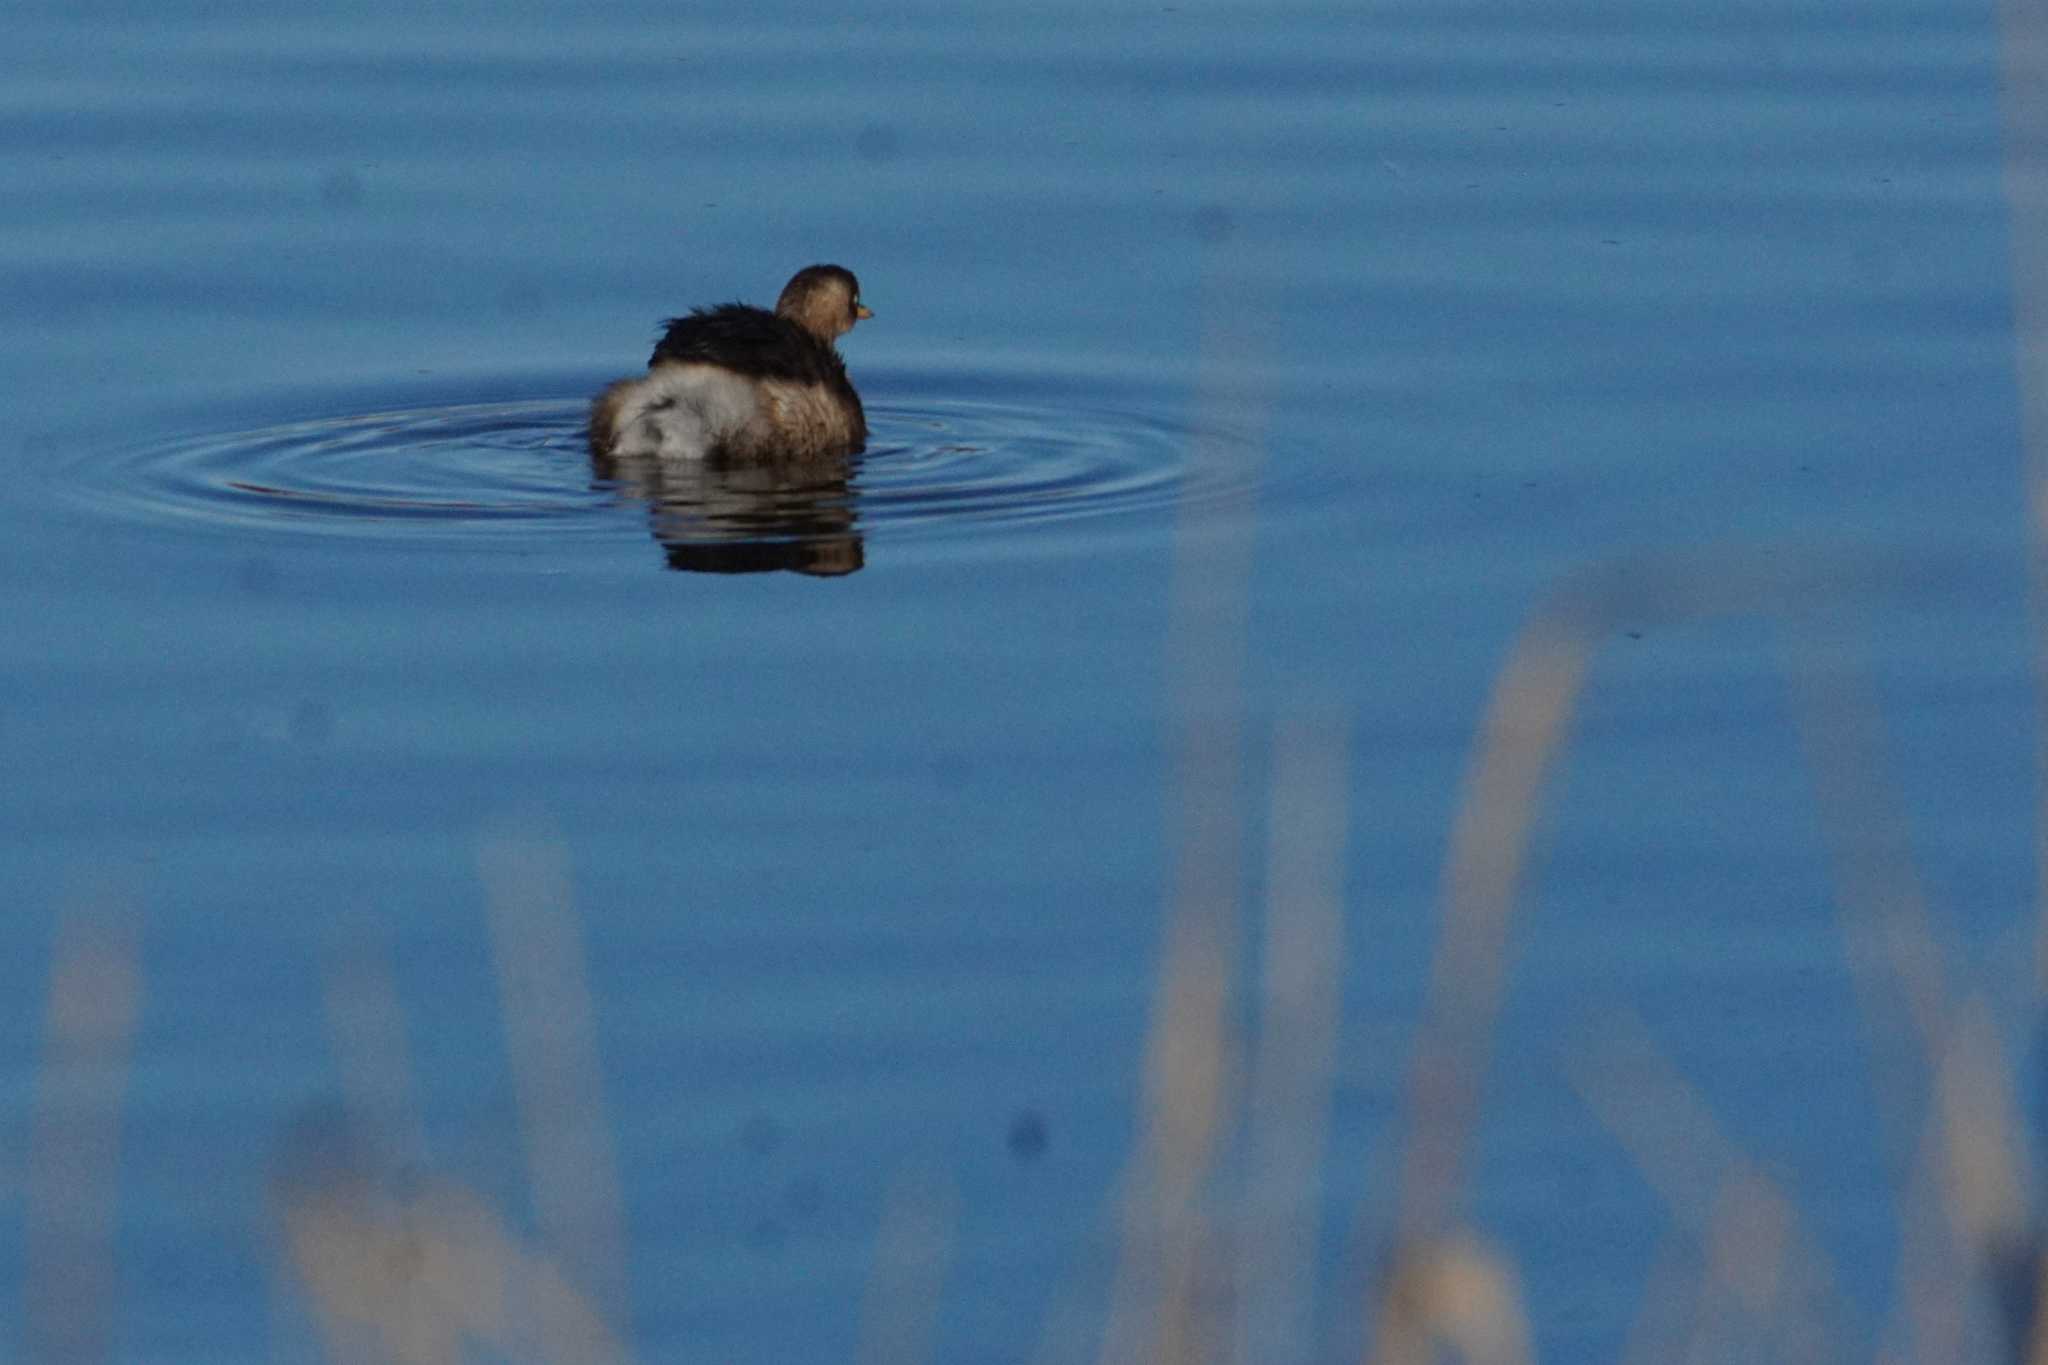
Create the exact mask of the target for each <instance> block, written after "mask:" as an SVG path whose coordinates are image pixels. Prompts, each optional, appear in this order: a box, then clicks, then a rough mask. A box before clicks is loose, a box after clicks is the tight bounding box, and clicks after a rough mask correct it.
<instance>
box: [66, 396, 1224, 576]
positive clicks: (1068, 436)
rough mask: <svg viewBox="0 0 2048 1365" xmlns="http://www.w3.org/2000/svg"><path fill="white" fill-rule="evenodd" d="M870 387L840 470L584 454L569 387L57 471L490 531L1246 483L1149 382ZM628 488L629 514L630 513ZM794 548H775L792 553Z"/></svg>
mask: <svg viewBox="0 0 2048 1365" xmlns="http://www.w3.org/2000/svg"><path fill="white" fill-rule="evenodd" d="M894 388H895V390H896V392H905V391H907V392H909V393H910V394H912V395H913V396H912V397H909V398H907V399H899V398H897V397H896V396H895V393H881V394H873V395H871V396H870V401H869V404H868V417H869V426H870V436H869V445H868V449H867V451H866V452H865V453H864V454H863V455H861V456H859V457H856V458H855V459H853V460H851V461H849V462H847V463H846V464H844V465H843V466H841V467H839V468H838V469H836V470H824V471H820V470H818V469H815V468H807V469H805V470H802V471H799V475H800V477H795V478H790V477H774V478H767V479H764V478H763V477H762V476H761V475H760V473H759V472H758V471H756V472H747V471H731V472H722V471H716V470H709V469H704V468H701V467H700V468H695V469H688V470H681V471H678V470H674V469H669V470H660V469H657V470H647V469H641V470H637V471H635V470H621V469H618V468H614V467H609V466H599V467H593V464H592V462H591V460H590V457H589V455H588V453H587V451H586V450H585V448H584V435H583V423H584V415H585V412H586V410H587V409H586V402H585V400H584V399H582V398H580V397H575V398H547V399H519V400H514V401H504V402H493V403H459V404H450V405H443V406H425V407H417V406H416V407H395V408H393V409H391V410H389V411H377V412H370V413H367V414H363V415H351V416H335V417H322V418H317V419H309V420H305V421H295V422H288V423H283V424H279V425H271V426H262V427H256V428H252V429H243V430H232V431H226V432H218V433H204V434H196V435H185V436H179V437H172V438H166V439H162V440H158V441H154V442H149V443H143V444H135V445H130V446H126V447H120V448H116V449H113V450H98V451H93V452H89V453H85V454H82V455H81V458H80V459H79V460H78V461H77V462H75V463H74V464H73V465H72V466H71V467H70V468H62V469H58V470H57V471H56V473H57V475H58V477H59V480H60V484H59V489H58V491H59V493H60V494H61V495H62V496H64V497H65V498H67V499H68V500H71V501H73V502H75V503H82V504H84V505H86V506H88V507H91V508H94V509H96V510H97V511H99V512H100V513H103V514H111V515H114V516H117V517H121V518H124V519H130V520H141V521H145V522H149V523H154V524H156V525H158V526H160V527H178V528H184V529H188V530H197V531H212V532H216V533H232V534H249V533H255V534H269V535H292V534H317V535H326V536H344V537H355V538H367V539H372V540H375V539H389V540H407V541H411V542H414V543H419V542H422V541H425V542H429V543H433V542H440V543H447V542H455V543H458V544H460V543H469V544H481V543H485V542H488V541H489V540H490V539H491V538H492V537H515V536H516V537H517V538H518V541H519V544H520V545H521V547H522V549H523V550H526V551H531V550H533V549H534V548H535V547H536V544H537V543H540V544H543V545H544V544H545V543H546V542H548V541H549V540H551V539H554V538H557V537H560V538H563V539H565V540H566V539H568V538H573V537H582V536H591V535H599V536H618V535H620V534H621V533H622V531H623V529H624V527H625V526H627V525H630V524H633V523H637V525H638V528H639V530H640V532H641V533H642V534H644V533H645V531H646V529H647V526H648V524H649V518H650V515H651V519H652V522H653V524H654V528H655V533H656V536H657V539H659V540H661V541H662V542H663V543H664V544H666V545H668V546H669V547H670V548H671V550H672V551H673V550H674V549H675V548H676V545H677V543H678V541H682V542H688V543H693V544H709V545H714V546H726V547H731V546H735V545H741V544H748V543H756V542H759V543H780V544H789V543H793V542H801V541H805V540H811V539H819V538H825V539H831V540H834V541H844V540H845V539H847V538H848V537H849V536H854V537H858V539H859V541H860V542H861V543H862V544H874V543H885V542H889V541H893V540H900V539H904V538H912V537H921V536H929V535H933V534H945V533H953V534H969V535H979V536H996V535H1001V534H1005V533H1006V532H1007V533H1014V534H1019V535H1021V534H1026V533H1027V531H1029V532H1034V533H1035V531H1036V530H1037V529H1038V528H1043V527H1045V526H1048V525H1066V526H1073V527H1078V526H1080V525H1081V524H1083V523H1087V524H1090V525H1093V526H1096V527H1101V526H1106V525H1109V524H1112V523H1116V522H1119V521H1120V522H1121V523H1123V524H1125V525H1129V526H1142V525H1145V524H1147V523H1148V522H1150V523H1153V524H1164V521H1165V519H1166V518H1167V517H1168V516H1169V515H1170V514H1171V511H1172V509H1173V508H1174V507H1175V506H1177V505H1181V504H1184V503H1186V502H1187V501H1188V500H1190V499H1200V500H1205V501H1208V500H1218V499H1229V498H1240V497H1246V496H1248V495H1249V494H1250V492H1251V486H1252V480H1253V471H1252V468H1251V464H1252V462H1251V461H1250V460H1249V459H1248V458H1247V459H1234V458H1225V459H1213V458H1212V459H1202V458H1199V457H1198V454H1197V452H1199V451H1201V450H1204V449H1208V450H1210V451H1211V452H1212V453H1213V452H1214V451H1215V450H1216V449H1237V448H1238V447H1240V446H1241V443H1237V442H1233V441H1230V440H1228V439H1222V440H1219V439H1218V438H1219V435H1220V434H1219V433H1217V432H1214V431H1211V432H1209V433H1207V435H1206V436H1204V437H1202V438H1201V439H1198V438H1197V434H1196V432H1195V431H1194V430H1193V429H1192V428H1191V427H1190V426H1189V425H1188V424H1187V423H1185V422H1183V421H1181V420H1179V419H1178V418H1177V417H1176V416H1173V415H1169V414H1168V413H1167V412H1166V411H1165V410H1164V406H1165V405H1163V404H1161V403H1159V402H1158V401H1157V400H1156V397H1155V396H1154V395H1151V394H1144V395H1140V394H1137V393H1132V394H1129V395H1126V397H1127V398H1128V399H1129V401H1126V402H1119V401H1117V400H1116V398H1115V397H1111V398H1107V399H1105V398H1103V397H1102V396H1101V395H1099V394H1097V395H1093V396H1092V397H1091V399H1090V400H1089V401H1087V402H1078V401H1075V400H1074V399H1073V398H1072V396H1071V395H1061V394H1059V393H1056V392H1044V391H1039V392H1036V393H1029V392H1024V391H1022V390H1019V391H1015V392H1005V393H1004V394H1003V396H1001V397H999V398H987V397H980V396H962V395H959V394H957V393H954V394H949V393H947V392H946V391H945V387H944V385H943V383H937V384H933V383H925V382H920V383H918V384H914V385H903V384H899V385H897V386H894ZM622 510H631V511H632V512H633V513H634V514H635V515H634V516H633V517H632V518H631V519H630V520H629V519H628V518H623V517H622V516H621V512H622ZM785 567H786V566H785Z"/></svg>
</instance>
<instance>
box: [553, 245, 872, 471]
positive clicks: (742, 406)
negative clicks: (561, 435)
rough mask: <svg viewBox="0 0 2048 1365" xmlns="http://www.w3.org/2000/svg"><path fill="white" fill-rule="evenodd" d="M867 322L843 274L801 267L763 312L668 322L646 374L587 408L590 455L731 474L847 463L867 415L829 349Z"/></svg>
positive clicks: (707, 314)
mask: <svg viewBox="0 0 2048 1365" xmlns="http://www.w3.org/2000/svg"><path fill="white" fill-rule="evenodd" d="M873 316H874V313H873V312H871V311H870V310H869V309H868V307H867V306H866V305H865V304H863V303H862V302H861V301H860V281H859V280H858V279H856V278H855V277H854V274H853V272H852V271H851V270H848V269H846V268H845V267H844V266H837V265H808V266H805V267H804V268H803V269H802V270H799V271H797V272H796V274H795V275H793V276H791V277H790V281H789V283H788V284H786V285H784V286H783V289H782V294H781V295H780V297H778V298H777V299H776V300H775V311H773V312H769V311H768V310H767V309H765V308H754V307H750V306H748V305H746V304H743V303H723V304H718V305H716V306H713V307H701V308H693V309H691V310H690V312H689V314H688V315H687V316H684V317H679V318H670V319H668V321H667V322H666V323H665V324H664V326H665V328H666V330H665V331H664V333H663V335H662V338H661V340H660V341H659V342H658V343H657V344H656V345H655V348H654V354H653V356H652V357H650V358H649V359H648V362H647V373H646V374H645V375H635V376H633V377H631V378H628V379H621V380H619V381H617V382H616V383H613V384H610V385H608V386H607V387H606V388H605V389H604V391H603V392H602V393H600V394H598V396H597V397H596V398H595V399H594V400H593V401H592V403H591V405H590V450H591V454H592V455H594V456H596V457H597V458H598V459H599V460H600V461H604V460H610V459H632V458H642V457H654V458H659V459H664V460H707V461H715V462H723V463H729V464H752V463H774V462H790V461H803V460H821V459H831V458H836V457H841V456H846V455H850V454H856V453H858V452H859V451H860V450H861V449H862V448H863V447H864V446H866V444H867V438H868V424H867V414H866V413H865V412H864V411H863V410H862V408H861V405H860V395H859V394H858V393H856V392H854V388H853V383H852V381H850V380H849V379H848V378H847V377H846V362H845V360H843V359H842V358H841V357H840V354H839V348H838V347H837V346H836V345H835V344H834V343H835V342H836V341H837V340H838V339H839V338H840V337H842V336H844V335H845V334H846V333H848V332H850V331H852V330H853V325H854V324H855V323H856V322H861V321H864V320H866V319H868V318H871V317H873Z"/></svg>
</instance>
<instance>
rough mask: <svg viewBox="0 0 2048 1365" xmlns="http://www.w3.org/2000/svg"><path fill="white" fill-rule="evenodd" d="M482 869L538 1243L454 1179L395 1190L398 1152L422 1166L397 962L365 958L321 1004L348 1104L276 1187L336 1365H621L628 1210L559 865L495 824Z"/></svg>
mask: <svg viewBox="0 0 2048 1365" xmlns="http://www.w3.org/2000/svg"><path fill="white" fill-rule="evenodd" d="M477 862H478V871H479V874H480V876H481V878H482V880H483V882H484V887H485V892H486V899H487V902H488V910H489V923H490V927H491V933H492V948H493V957H494V965H495V968H496V973H495V974H496V976H497V978H498V982H499V990H500V1012H501V1014H502V1016H503V1019H504V1023H505V1027H506V1032H507V1044H508V1050H509V1054H510V1057H511V1064H512V1070H513V1073H514V1085H515V1090H516V1092H517V1096H518V1106H519V1116H520V1127H521V1133H522V1136H523V1139H524V1143H525V1147H526V1152H527V1162H528V1171H529V1179H530V1182H531V1187H532V1192H533V1201H534V1206H535V1209H536V1217H537V1219H538V1221H539V1223H540V1227H541V1233H542V1237H543V1241H544V1242H545V1243H546V1245H545V1246H544V1247H543V1248H541V1249H538V1250H530V1249H528V1248H527V1247H526V1246H525V1245H523V1244H522V1239H521V1238H520V1237H519V1236H518V1235H517V1233H516V1232H514V1231H513V1230H512V1229H511V1228H510V1227H508V1226H507V1224H506V1222H505V1220H504V1218H503V1217H502V1216H501V1215H500V1214H499V1213H498V1212H497V1211H496V1210H494V1209H493V1208H492V1207H491V1206H490V1205H489V1204H488V1203H487V1202H486V1201H484V1200H482V1199H480V1198H478V1197H477V1196H476V1195H474V1194H472V1193H471V1192H470V1191H468V1190H466V1189H463V1188H462V1187H461V1186H459V1185H457V1184H455V1183H454V1182H452V1181H448V1180H444V1179H436V1178H430V1177H425V1176H401V1173H400V1171H399V1169H398V1168H397V1167H396V1165H395V1164H394V1162H393V1159H392V1155H391V1152H390V1150H389V1149H390V1148H391V1147H393V1146H395V1147H396V1148H397V1149H398V1151H399V1152H400V1153H401V1154H402V1157H401V1159H402V1160H403V1162H404V1163H405V1164H406V1165H407V1166H412V1165H414V1164H415V1163H422V1162H424V1160H425V1158H426V1142H425V1137H424V1134H423V1132H422V1128H421V1123H420V1118H419V1114H418V1110H417V1106H416V1104H415V1102H414V1101H413V1098H412V1097H413V1095H414V1094H415V1093H416V1087H415V1085H414V1079H413V1075H412V1067H411V1061H410V1049H409V1048H408V1046H407V1044H406V1030H405V1020H404V1014H403V1009H402V1007H401V1005H400V1004H399V1000H398V993H397V987H396V982H395V979H394V977H393V975H392V972H391V970H390V966H389V963H388V960H386V959H385V958H384V957H383V956H382V955H380V954H378V953H374V952H371V951H369V950H367V949H362V948H357V949H353V950H350V951H349V952H347V953H345V954H344V955H343V958H342V961H341V962H340V964H339V965H338V966H337V967H336V968H335V969H334V970H332V971H330V973H329V977H328V982H327V991H326V998H327V1016H328V1027H329V1032H330V1036H331V1038H332V1040H333V1046H334V1050H335V1054H336V1060H337V1063H338V1065H339V1067H340V1070H341V1073H342V1076H343V1085H344V1093H345V1095H346V1097H347V1104H346V1106H345V1108H344V1109H343V1110H342V1112H341V1113H340V1114H339V1115H315V1116H313V1117H312V1118H310V1119H308V1120H306V1121H304V1122H302V1123H301V1125H300V1126H299V1131H298V1132H296V1133H295V1134H293V1135H292V1136H291V1137H290V1139H289V1140H288V1142H287V1146H286V1151H285V1153H284V1157H283V1160H282V1162H281V1166H280V1170H279V1172H278V1175H277V1177H276V1179H275V1180H274V1182H273V1187H274V1195H275V1201H276V1206H277V1208H276V1213H277V1224H278V1229H279V1233H280V1239H281V1243H282V1246H281V1250H282V1252H283V1253H284V1255H285V1257H286V1259H287V1260H288V1262H289V1264H290V1266H291V1269H292V1270H293V1271H294V1272H295V1274H296V1277H297V1280H298V1282H299V1283H300V1284H302V1285H303V1286H304V1287H305V1290H306V1293H307V1297H308V1300H309V1302H310V1305H311V1307H312V1309H313V1314H314V1319H315V1323H316V1325H317V1327H318V1329H319V1331H320V1335H321V1338H322V1341H323V1343H324V1344H325V1347H326V1349H327V1353H328V1355H329V1356H330V1357H331V1358H332V1359H334V1360H336V1361H339V1362H344V1363H353V1362H361V1363H362V1365H372V1363H373V1362H375V1363H377V1365H386V1363H388V1362H396V1363H397V1365H458V1362H461V1361H463V1360H465V1359H468V1358H470V1348H471V1347H472V1346H480V1347H483V1348H485V1349H488V1350H491V1351H494V1352H496V1353H499V1354H500V1355H504V1356H510V1357H512V1358H517V1359H533V1360H540V1361H548V1362H557V1363H559V1365H598V1363H599V1362H603V1363H605V1365H624V1363H625V1362H630V1360H631V1359H632V1356H631V1353H630V1351H629V1350H628V1349H627V1347H626V1345H625V1340H624V1336H623V1325H624V1323H625V1321H626V1309H625V1302H624V1299H625V1250H624V1215H623V1209H622V1204H621V1200H620V1198H619V1187H618V1180H617V1174H616V1167H615V1163H614V1161H613V1159H612V1155H611V1145H610V1144H611V1130H610V1126H609V1121H608V1119H607V1117H606V1113H605V1110H604V1108H603V1086H602V1084H601V1081H600V1079H599V1075H600V1073H599V1060H598V1056H597V1048H596V1028H595V1016H594V1012H593V1010H592V1007H591V1001H590V994H589V987H588V982H587V979H586V973H585V969H584V962H583V951H582V936H581V930H580V927H579V925H578V923H577V920H576V917H575V912H574V910H573V908H572V906H571V903H570V893H569V884H568V860H567V853H566V850H565V848H564V847H563V845H562V843H561V841H560V840H559V839H558V838H555V837H553V836H552V835H550V834H549V833H547V832H545V831H543V830H537V829H530V828H525V827H506V828H502V829H498V830H495V831H493V832H491V833H489V834H487V835H486V836H485V837H484V838H483V839H482V840H481V842H480V844H479V847H478V853H477ZM593 1285H595V1286H597V1291H598V1292H596V1293H593V1292H592V1286H593ZM615 1324H617V1325H616V1326H615Z"/></svg>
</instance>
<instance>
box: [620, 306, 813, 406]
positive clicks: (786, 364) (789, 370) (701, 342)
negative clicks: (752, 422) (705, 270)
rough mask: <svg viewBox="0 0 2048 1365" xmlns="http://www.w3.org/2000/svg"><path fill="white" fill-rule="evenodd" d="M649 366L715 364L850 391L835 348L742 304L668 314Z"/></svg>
mask: <svg viewBox="0 0 2048 1365" xmlns="http://www.w3.org/2000/svg"><path fill="white" fill-rule="evenodd" d="M665 325H666V327H667V329H668V330H667V331H666V332H664V333H663V334H662V338H661V340H660V341H659V342H657V343H656V344H655V347H654V355H653V356H652V357H651V358H649V360H648V362H647V363H648V364H649V365H650V366H653V365H660V364H663V363H665V362H679V363H683V364H702V365H716V366H718V367H719V368H721V369H726V370H731V371H732V372H734V373H735V374H742V375H746V376H748V377H750V378H754V379H785V380H789V381H790V382H792V383H797V384H824V385H827V386H830V387H832V388H835V389H840V388H843V389H846V390H847V391H848V392H851V391H852V389H851V385H849V384H848V383H847V379H846V362H845V361H843V360H841V359H840V357H839V351H838V348H836V347H834V346H833V345H832V343H831V342H829V341H821V340H819V339H818V338H817V337H816V336H813V335H812V334H811V333H809V332H807V331H805V330H804V329H803V328H802V327H799V326H798V325H797V324H796V323H794V322H791V321H790V320H789V319H788V318H782V317H777V316H776V315H775V314H773V313H771V312H769V311H767V310H766V309H765V308H752V307H749V306H748V305H746V304H744V303H721V304H719V305H718V306H717V307H715V308H693V309H691V310H690V314H689V316H688V317H680V318H670V319H669V320H668V322H667V323H666V324H665Z"/></svg>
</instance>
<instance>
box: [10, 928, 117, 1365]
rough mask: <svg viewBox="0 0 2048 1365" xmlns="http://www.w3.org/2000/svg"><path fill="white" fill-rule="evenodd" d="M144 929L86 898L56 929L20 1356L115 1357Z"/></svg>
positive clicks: (30, 1176) (33, 1118) (31, 1170)
mask: <svg viewBox="0 0 2048 1365" xmlns="http://www.w3.org/2000/svg"><path fill="white" fill-rule="evenodd" d="M140 946H141V930H140V927H139V925H138V923H137V920H136V917H135V912H134V908H133V905H132V902H131V901H130V899H129V897H127V896H126V895H124V894H121V893H118V892H113V891H100V892H96V893H90V894H88V895H86V896H84V897H82V898H81V899H80V900H79V901H78V903H76V904H73V905H72V906H70V907H69V908H67V909H66V910H65V911H63V912H62V913H61V914H60V915H59V917H58V921H57V931H56V942H55V948H54V951H53V953H52V956H51V963H50V993H49V998H48V1001H47V1003H46V1005H45V1008H44V1012H43V1044H42V1057H41V1061H40V1063H39V1065H38V1066H37V1067H36V1070H35V1093H34V1098H33V1101H32V1105H33V1107H32V1109H31V1111H30V1116H29V1139H28V1162H27V1167H26V1170H25V1171H24V1173H23V1178H24V1182H25V1185H26V1189H25V1191H24V1195H25V1209H24V1215H23V1223H24V1226H23V1232H22V1241H23V1253H22V1254H23V1261H24V1274H23V1284H22V1290H21V1293H22V1298H21V1303H22V1323H21V1325H22V1339H21V1340H22V1355H23V1358H24V1359H25V1360H27V1361H29V1362H31V1365H98V1362H101V1361H106V1360H111V1359H112V1358H113V1357H112V1346H113V1336H112V1334H113V1324H114V1320H115V1317H116V1309H117V1305H118V1296H117V1294H116V1283H115V1261H114V1221H115V1218H114V1216H115V1203H116V1196H117V1192H118V1190H119V1189H120V1174H121V1170H120V1167H121V1097H122V1094H123V1092H124V1091H125V1090H126V1089H127V1087H128V1072H129V1064H130V1061H131V1060H132V1057H133V1052H134V1041H135V1023H136V1019H137V1017H138V1015H139V1014H140V1012H141V1007H142V993H143V992H142V971H141V963H140Z"/></svg>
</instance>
